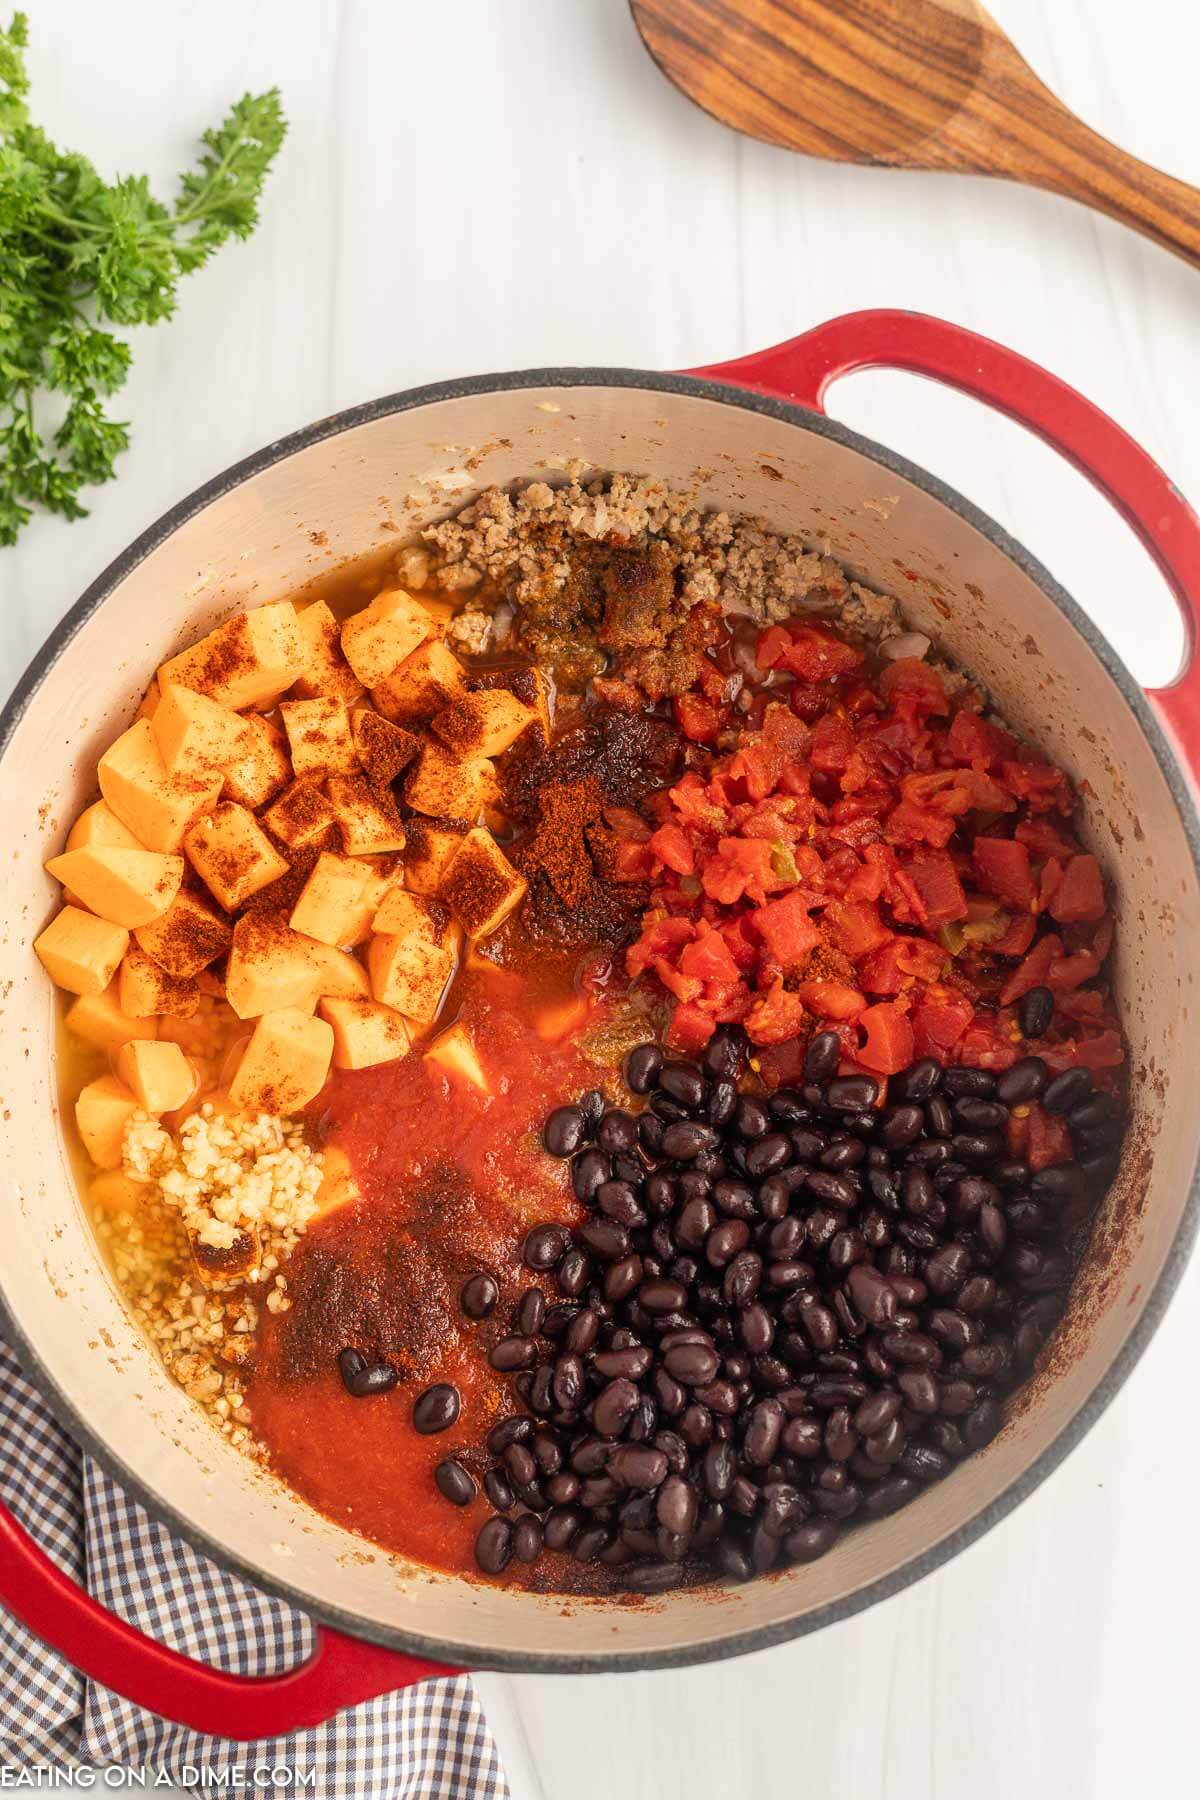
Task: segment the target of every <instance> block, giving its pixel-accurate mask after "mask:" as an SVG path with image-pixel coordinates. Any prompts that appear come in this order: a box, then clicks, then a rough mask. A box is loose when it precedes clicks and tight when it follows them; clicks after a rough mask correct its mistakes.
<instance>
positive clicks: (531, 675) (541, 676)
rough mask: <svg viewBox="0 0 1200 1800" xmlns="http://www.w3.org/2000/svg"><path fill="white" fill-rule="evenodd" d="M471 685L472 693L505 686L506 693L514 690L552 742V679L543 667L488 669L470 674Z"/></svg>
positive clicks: (544, 737) (511, 692)
mask: <svg viewBox="0 0 1200 1800" xmlns="http://www.w3.org/2000/svg"><path fill="white" fill-rule="evenodd" d="M469 686H470V688H471V691H472V692H473V693H476V692H478V693H483V692H488V691H490V690H491V689H494V688H504V689H505V691H506V692H507V693H510V694H515V695H516V697H517V699H518V700H520V701H522V702H523V703H524V705H526V706H528V707H530V708H531V709H532V711H533V713H534V715H535V717H536V719H537V723H538V725H539V726H540V727H541V733H542V737H543V740H544V741H545V742H546V743H549V741H550V683H549V680H548V679H547V677H546V674H545V672H544V671H543V670H542V669H538V668H527V669H485V670H484V672H483V673H482V674H481V675H473V676H472V677H471V680H470V683H469Z"/></svg>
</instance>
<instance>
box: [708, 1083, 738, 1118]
mask: <svg viewBox="0 0 1200 1800" xmlns="http://www.w3.org/2000/svg"><path fill="white" fill-rule="evenodd" d="M737 1103H738V1090H737V1083H736V1082H734V1081H726V1080H723V1079H722V1080H719V1081H714V1082H713V1084H712V1087H711V1088H710V1089H709V1092H708V1103H707V1105H706V1107H705V1109H704V1114H705V1117H706V1118H707V1120H708V1122H709V1124H710V1125H711V1126H712V1127H713V1128H714V1130H720V1129H721V1127H722V1126H724V1125H728V1123H729V1121H730V1119H732V1117H733V1115H734V1113H735V1112H736V1111H737Z"/></svg>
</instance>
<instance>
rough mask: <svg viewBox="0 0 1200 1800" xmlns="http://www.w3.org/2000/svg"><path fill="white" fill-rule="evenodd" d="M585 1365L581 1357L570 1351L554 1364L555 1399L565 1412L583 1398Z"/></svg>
mask: <svg viewBox="0 0 1200 1800" xmlns="http://www.w3.org/2000/svg"><path fill="white" fill-rule="evenodd" d="M584 1381H585V1377H584V1367H583V1360H582V1358H581V1357H579V1356H576V1355H574V1354H573V1353H571V1352H568V1353H567V1355H565V1356H560V1357H559V1359H558V1361H557V1362H556V1363H555V1365H554V1387H553V1392H554V1399H555V1402H556V1404H557V1405H558V1406H559V1407H560V1408H561V1409H562V1411H563V1412H570V1411H571V1410H572V1409H573V1408H575V1407H577V1406H578V1405H579V1403H580V1401H581V1400H582V1399H583V1393H584Z"/></svg>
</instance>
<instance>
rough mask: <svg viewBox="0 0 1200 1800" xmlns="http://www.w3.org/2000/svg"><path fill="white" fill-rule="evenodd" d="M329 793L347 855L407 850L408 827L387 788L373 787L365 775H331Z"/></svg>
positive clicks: (343, 847) (327, 786)
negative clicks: (405, 847) (405, 841)
mask: <svg viewBox="0 0 1200 1800" xmlns="http://www.w3.org/2000/svg"><path fill="white" fill-rule="evenodd" d="M325 791H326V793H327V794H328V796H329V803H330V805H331V806H332V807H333V810H334V813H335V815H336V817H337V823H338V831H339V832H340V834H341V839H342V849H343V850H344V851H345V852H346V855H347V856H371V855H379V854H381V853H383V852H386V851H390V850H403V848H404V824H403V821H402V820H401V817H400V814H399V813H398V811H397V810H396V803H395V801H394V800H393V799H392V796H391V793H390V792H389V790H388V789H387V788H373V787H372V786H371V784H370V782H369V781H368V780H367V778H366V776H365V775H331V776H330V777H329V780H328V781H327V782H326V783H325Z"/></svg>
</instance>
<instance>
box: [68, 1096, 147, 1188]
mask: <svg viewBox="0 0 1200 1800" xmlns="http://www.w3.org/2000/svg"><path fill="white" fill-rule="evenodd" d="M139 1105H140V1102H139V1100H138V1098H137V1095H136V1094H134V1093H132V1092H131V1091H130V1090H129V1088H127V1087H126V1086H125V1083H124V1082H123V1081H118V1080H117V1078H116V1076H115V1075H101V1076H100V1078H99V1080H98V1081H89V1082H88V1084H87V1086H86V1087H85V1088H84V1089H83V1091H82V1092H81V1094H80V1096H79V1098H78V1100H76V1102H75V1123H76V1124H77V1125H78V1127H79V1135H80V1137H81V1139H82V1140H83V1147H84V1149H85V1150H86V1151H87V1153H88V1155H89V1156H90V1157H91V1159H92V1161H93V1162H94V1163H95V1164H96V1166H97V1168H100V1169H119V1168H120V1166H121V1151H122V1147H123V1145H124V1143H125V1127H126V1126H127V1125H128V1123H129V1121H130V1118H131V1117H132V1115H133V1114H134V1113H135V1112H136V1111H137V1110H138V1106H139Z"/></svg>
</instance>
